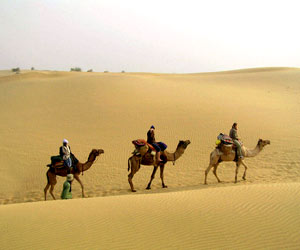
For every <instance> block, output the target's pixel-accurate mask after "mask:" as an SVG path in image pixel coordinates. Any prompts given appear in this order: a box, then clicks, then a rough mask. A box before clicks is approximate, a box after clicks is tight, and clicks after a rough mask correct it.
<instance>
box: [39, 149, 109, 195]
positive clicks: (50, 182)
mask: <svg viewBox="0 0 300 250" xmlns="http://www.w3.org/2000/svg"><path fill="white" fill-rule="evenodd" d="M103 153H104V150H103V149H93V150H92V151H91V153H90V154H89V157H88V160H87V162H86V163H80V162H78V163H77V164H76V171H75V170H74V168H72V170H71V172H70V173H71V174H73V175H74V178H75V180H77V181H78V182H79V184H80V186H81V190H82V197H85V195H84V187H83V184H82V182H81V180H80V179H79V175H80V173H81V172H82V174H83V172H84V171H86V170H88V169H89V168H90V167H91V166H92V165H93V163H94V161H95V160H96V157H97V156H99V155H100V154H103ZM47 166H48V167H49V166H50V168H49V169H48V171H47V173H46V176H47V185H46V187H45V189H44V193H45V200H46V199H47V191H48V189H49V187H50V186H51V188H50V191H49V192H50V194H51V196H52V198H53V199H54V200H55V196H54V194H53V190H54V186H55V185H56V183H57V181H56V176H57V175H59V176H67V174H68V170H67V168H66V167H63V168H56V169H55V168H54V167H52V165H47Z"/></svg>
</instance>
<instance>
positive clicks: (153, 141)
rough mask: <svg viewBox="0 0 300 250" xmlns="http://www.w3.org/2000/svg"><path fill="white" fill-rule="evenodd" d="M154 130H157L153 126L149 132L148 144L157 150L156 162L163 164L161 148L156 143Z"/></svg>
mask: <svg viewBox="0 0 300 250" xmlns="http://www.w3.org/2000/svg"><path fill="white" fill-rule="evenodd" d="M154 130H155V127H154V126H153V125H152V126H151V127H150V129H149V131H148V132H147V143H149V144H151V145H152V146H153V147H154V148H155V150H156V160H157V161H158V162H161V161H162V159H160V154H161V148H160V147H159V145H158V144H157V143H156V141H155V135H154Z"/></svg>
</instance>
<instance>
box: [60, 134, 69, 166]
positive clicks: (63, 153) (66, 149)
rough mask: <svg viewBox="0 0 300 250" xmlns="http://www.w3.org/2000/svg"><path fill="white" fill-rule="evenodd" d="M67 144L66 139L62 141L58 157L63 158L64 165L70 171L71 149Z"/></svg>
mask: <svg viewBox="0 0 300 250" xmlns="http://www.w3.org/2000/svg"><path fill="white" fill-rule="evenodd" d="M68 143H69V142H68V140H67V139H64V140H63V145H62V146H61V147H60V148H59V155H60V156H61V157H62V158H63V160H64V165H65V166H66V167H68V168H69V171H70V170H71V167H72V159H71V148H70V146H69V145H68Z"/></svg>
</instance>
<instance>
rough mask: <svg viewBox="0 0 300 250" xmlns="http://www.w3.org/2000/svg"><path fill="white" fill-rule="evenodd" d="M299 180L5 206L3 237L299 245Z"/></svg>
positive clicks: (65, 242) (66, 243)
mask: <svg viewBox="0 0 300 250" xmlns="http://www.w3.org/2000/svg"><path fill="white" fill-rule="evenodd" d="M299 188H300V184H299V183H290V184H257V185H251V186H237V187H225V188H209V189H203V190H193V191H184V192H175V193H165V194H154V195H153V194H150V195H145V194H144V195H125V196H124V195H123V196H114V197H102V198H90V199H75V200H70V201H49V202H35V203H27V204H12V205H6V206H0V224H1V229H0V230H1V237H0V245H1V248H3V249H299V246H300V237H299V228H300V215H299V209H300V200H299ZM16 215H17V216H16Z"/></svg>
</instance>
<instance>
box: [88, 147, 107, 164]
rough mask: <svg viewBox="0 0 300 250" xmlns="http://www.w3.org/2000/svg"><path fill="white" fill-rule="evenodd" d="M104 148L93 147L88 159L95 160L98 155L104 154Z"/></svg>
mask: <svg viewBox="0 0 300 250" xmlns="http://www.w3.org/2000/svg"><path fill="white" fill-rule="evenodd" d="M103 153H104V150H103V149H92V151H91V153H90V155H89V158H88V161H94V160H95V159H96V157H97V156H99V155H100V154H103Z"/></svg>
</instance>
